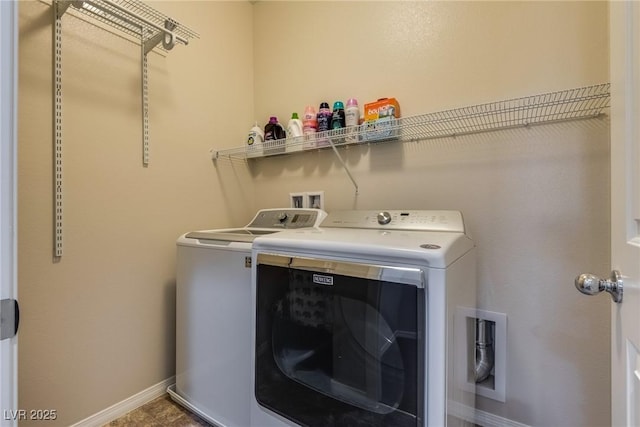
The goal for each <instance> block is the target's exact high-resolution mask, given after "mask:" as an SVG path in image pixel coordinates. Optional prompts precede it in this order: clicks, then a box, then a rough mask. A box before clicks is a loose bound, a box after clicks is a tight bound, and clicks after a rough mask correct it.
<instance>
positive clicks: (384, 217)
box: [378, 212, 391, 225]
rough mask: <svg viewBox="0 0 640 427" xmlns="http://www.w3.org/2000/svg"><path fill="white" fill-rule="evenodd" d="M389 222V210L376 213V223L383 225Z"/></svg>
mask: <svg viewBox="0 0 640 427" xmlns="http://www.w3.org/2000/svg"><path fill="white" fill-rule="evenodd" d="M390 222H391V214H390V213H389V212H380V213H379V214H378V224H380V225H385V224H389V223H390Z"/></svg>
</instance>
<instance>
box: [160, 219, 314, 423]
mask: <svg viewBox="0 0 640 427" xmlns="http://www.w3.org/2000/svg"><path fill="white" fill-rule="evenodd" d="M325 217H326V213H325V212H324V211H321V210H318V209H263V210H260V211H258V213H257V214H256V215H255V217H254V218H253V220H252V221H251V222H250V223H249V224H248V225H246V226H245V227H240V228H227V229H217V230H202V231H194V232H190V233H186V234H184V235H182V236H180V237H179V238H178V240H177V272H176V282H177V283H176V383H175V384H174V385H172V386H170V387H169V389H168V390H167V391H168V393H169V394H170V396H171V398H172V399H173V400H174V401H176V402H178V403H180V404H181V405H183V406H185V407H186V408H187V409H189V410H191V411H192V412H194V413H196V414H198V415H199V416H200V417H202V418H203V419H205V420H207V421H209V422H211V423H213V424H215V425H218V426H222V427H227V426H228V427H237V426H248V425H249V423H250V419H249V412H250V410H249V404H250V396H251V395H252V393H251V384H250V363H251V356H250V349H251V343H250V340H251V323H250V319H251V312H252V309H251V245H252V242H253V240H254V239H255V237H256V236H262V235H267V234H271V233H276V232H278V231H281V230H286V229H302V228H308V227H315V226H317V225H319V224H320V222H321V221H322V220H323V219H324V218H325Z"/></svg>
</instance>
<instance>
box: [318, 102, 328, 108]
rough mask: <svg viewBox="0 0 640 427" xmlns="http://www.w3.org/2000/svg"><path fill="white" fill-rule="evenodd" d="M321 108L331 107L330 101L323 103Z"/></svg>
mask: <svg viewBox="0 0 640 427" xmlns="http://www.w3.org/2000/svg"><path fill="white" fill-rule="evenodd" d="M320 108H329V103H328V102H323V103H321V104H320Z"/></svg>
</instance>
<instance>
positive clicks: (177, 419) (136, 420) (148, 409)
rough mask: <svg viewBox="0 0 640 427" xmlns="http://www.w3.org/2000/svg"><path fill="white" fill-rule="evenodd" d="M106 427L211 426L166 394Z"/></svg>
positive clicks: (105, 426)
mask: <svg viewBox="0 0 640 427" xmlns="http://www.w3.org/2000/svg"><path fill="white" fill-rule="evenodd" d="M104 427H211V424H209V423H207V422H206V421H204V420H203V419H202V418H199V417H198V416H196V415H194V414H192V413H191V412H189V411H187V410H186V409H184V408H183V407H182V406H180V405H178V404H177V403H175V402H174V401H173V400H171V397H169V395H168V394H164V395H162V396H160V397H158V398H157V399H154V400H152V401H151V402H149V403H147V404H145V405H142V406H141V407H139V408H138V409H135V410H133V411H131V412H129V413H128V414H126V415H124V416H122V417H120V418H118V419H116V420H113V421H111V422H110V423H109V424H105V425H104Z"/></svg>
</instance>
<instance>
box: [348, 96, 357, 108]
mask: <svg viewBox="0 0 640 427" xmlns="http://www.w3.org/2000/svg"><path fill="white" fill-rule="evenodd" d="M357 105H358V100H357V99H355V98H349V100H347V107H353V106H357Z"/></svg>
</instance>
